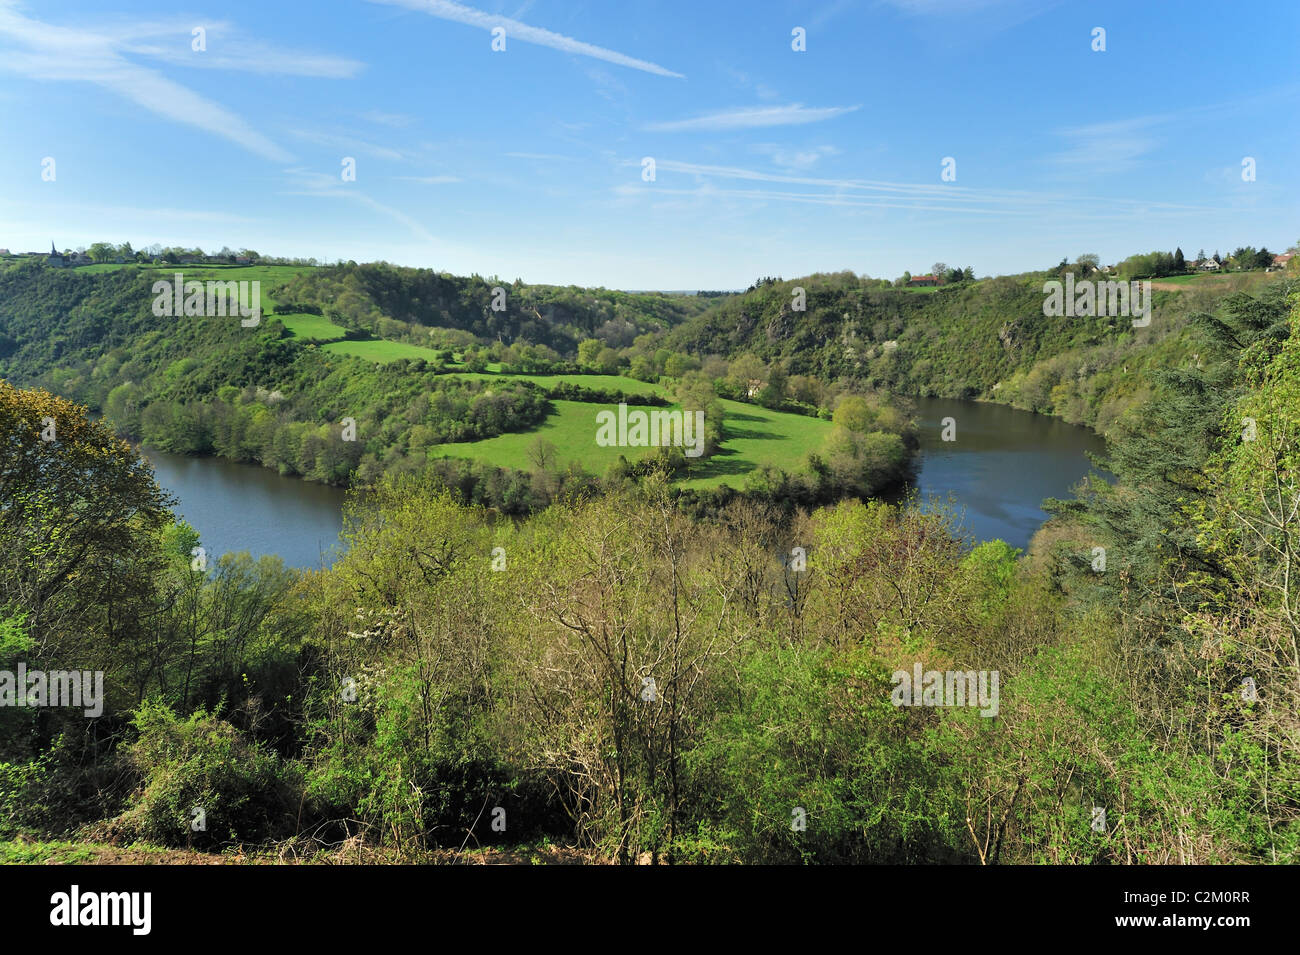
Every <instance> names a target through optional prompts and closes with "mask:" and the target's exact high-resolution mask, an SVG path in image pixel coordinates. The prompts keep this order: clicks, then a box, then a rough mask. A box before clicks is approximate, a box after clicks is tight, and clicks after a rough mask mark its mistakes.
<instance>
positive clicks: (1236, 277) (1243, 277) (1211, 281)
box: [1151, 271, 1295, 291]
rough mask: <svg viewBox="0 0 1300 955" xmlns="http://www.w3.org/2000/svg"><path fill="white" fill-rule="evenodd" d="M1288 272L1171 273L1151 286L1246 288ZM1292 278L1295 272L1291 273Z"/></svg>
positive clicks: (1172, 288) (1173, 289)
mask: <svg viewBox="0 0 1300 955" xmlns="http://www.w3.org/2000/svg"><path fill="white" fill-rule="evenodd" d="M1287 274H1288V273H1286V272H1281V271H1277V272H1259V271H1252V272H1201V273H1198V274H1195V275H1169V276H1166V277H1165V278H1161V279H1151V287H1152V288H1157V289H1168V290H1169V291H1180V290H1182V289H1186V288H1218V289H1223V288H1225V287H1227V288H1234V287H1235V288H1240V289H1245V288H1248V287H1250V286H1253V285H1257V284H1260V283H1262V282H1272V281H1274V280H1276V279H1280V278H1282V277H1283V276H1284V275H1287ZM1289 274H1290V275H1291V277H1292V278H1294V277H1295V273H1289Z"/></svg>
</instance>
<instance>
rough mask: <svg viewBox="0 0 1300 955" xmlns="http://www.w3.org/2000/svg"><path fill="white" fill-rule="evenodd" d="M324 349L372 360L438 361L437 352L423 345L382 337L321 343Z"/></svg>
mask: <svg viewBox="0 0 1300 955" xmlns="http://www.w3.org/2000/svg"><path fill="white" fill-rule="evenodd" d="M321 348H323V349H324V350H325V351H330V352H335V353H337V354H339V355H354V356H356V357H357V358H365V359H368V360H369V361H373V362H380V363H382V362H386V361H396V360H397V359H399V358H423V359H424V360H425V361H432V362H436V361H438V360H439V359H438V352H437V351H436V350H434V349H432V348H425V347H424V346H423V345H408V344H407V343H406V342H390V341H384V340H382V339H373V340H370V341H359V342H329V343H328V344H325V345H322V346H321Z"/></svg>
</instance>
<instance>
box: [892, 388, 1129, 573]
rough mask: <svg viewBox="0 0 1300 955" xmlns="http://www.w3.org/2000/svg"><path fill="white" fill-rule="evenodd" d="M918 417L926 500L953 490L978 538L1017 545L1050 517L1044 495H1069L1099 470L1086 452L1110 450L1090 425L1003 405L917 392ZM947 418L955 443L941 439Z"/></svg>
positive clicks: (921, 492)
mask: <svg viewBox="0 0 1300 955" xmlns="http://www.w3.org/2000/svg"><path fill="white" fill-rule="evenodd" d="M916 418H917V423H918V425H919V426H920V437H921V460H920V473H919V475H918V477H917V482H916V483H917V487H916V491H917V493H918V496H919V497H920V498H921V500H922V503H923V506H934V505H935V504H936V503H937V502H943V501H946V500H947V499H948V498H949V496H951V498H952V499H953V502H954V503H955V504H956V506H957V509H958V511H959V512H961V514H962V519H963V526H964V528H965V530H966V531H968V532H969V533H970V534H971V535H973V536H974V537H975V538H976V539H977V540H992V539H994V538H1000V539H1002V540H1004V541H1006V542H1007V543H1008V544H1011V545H1012V546H1013V547H1021V548H1023V547H1025V546H1027V545H1028V543H1029V539H1030V538H1031V537H1033V536H1034V532H1035V531H1037V530H1038V526H1039V525H1040V524H1042V523H1043V521H1045V520H1047V516H1048V515H1047V514H1046V513H1045V512H1044V511H1043V509H1042V508H1041V507H1039V504H1041V503H1042V501H1043V500H1044V499H1045V498H1049V497H1061V498H1068V497H1071V496H1072V495H1071V493H1070V490H1071V488H1073V487H1074V486H1075V485H1076V484H1078V483H1079V481H1080V480H1081V479H1082V478H1083V477H1085V476H1086V475H1087V474H1088V473H1089V471H1097V469H1096V468H1094V467H1093V466H1092V464H1091V462H1090V461H1089V460H1088V458H1087V456H1086V453H1085V452H1088V451H1092V452H1095V453H1097V454H1102V453H1104V452H1105V450H1106V442H1105V441H1104V440H1102V438H1101V437H1100V436H1099V435H1098V434H1096V432H1094V431H1091V430H1089V429H1088V428H1083V427H1079V426H1078V425H1072V424H1066V423H1065V422H1064V421H1061V420H1060V419H1059V418H1049V417H1047V416H1046V415H1036V414H1032V413H1030V412H1028V411H1018V410H1016V409H1015V408H1008V407H1006V406H1004V405H994V404H986V403H983V402H978V401H959V400H956V399H948V398H918V399H916ZM945 418H952V419H953V425H954V427H955V433H954V434H953V435H952V437H953V438H954V440H952V441H944V440H943V420H944V419H945ZM1098 473H1102V472H1098ZM1102 476H1103V477H1107V478H1110V477H1111V476H1110V475H1107V474H1104V473H1102Z"/></svg>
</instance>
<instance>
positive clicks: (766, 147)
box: [753, 143, 840, 169]
mask: <svg viewBox="0 0 1300 955" xmlns="http://www.w3.org/2000/svg"><path fill="white" fill-rule="evenodd" d="M753 150H754V152H756V153H759V154H760V155H763V156H766V157H767V158H768V159H770V160H771V161H772V164H773V165H774V166H780V167H781V168H783V169H811V168H812V167H813V166H815V165H816V164H817V163H818V162H819V161H820V160H821V158H822V157H823V156H838V155H839V152H840V151H839V150H838V149H836V148H835V147H834V146H830V145H826V146H811V147H808V148H807V149H791V148H789V147H786V146H778V145H775V144H773V143H758V144H757V145H755V146H754V147H753Z"/></svg>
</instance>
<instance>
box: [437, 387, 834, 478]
mask: <svg viewBox="0 0 1300 955" xmlns="http://www.w3.org/2000/svg"><path fill="white" fill-rule="evenodd" d="M560 377H565V378H569V379H571V380H582V379H586V378H599V377H608V376H594V375H593V376H582V375H569V376H560ZM619 380H620V381H627V380H630V379H619ZM642 384H644V382H643V383H642ZM602 387H609V386H607V385H606V386H602ZM552 404H553V405H554V407H555V412H554V413H553V414H551V415H550V416H549V417H548V418H547V419H546V421H545V422H543V424H542V425H541V427H539V428H537V429H535V430H533V431H526V432H521V433H516V434H503V435H499V436H497V437H495V438H486V439H484V440H482V441H469V442H464V443H456V444H443V445H439V446H437V447H436V448H432V449H430V451H429V455H430V456H431V457H460V458H470V459H472V460H477V461H483V462H485V463H487V464H491V465H495V466H497V467H507V468H517V469H519V470H521V471H527V470H531V469H532V467H533V464H532V462H531V461H530V460H529V457H528V450H529V448H531V447H532V446H533V444H534V443H535V442H536V441H537V439H538V438H539V437H541V438H544V439H546V440H547V441H549V442H551V444H553V445H555V447H556V449H557V451H558V464H559V465H560V466H561V467H564V466H567V465H568V464H569V462H571V461H577V462H578V463H579V464H581V465H582V466H583V467H584V468H586V469H587V470H588V471H591V472H594V473H596V474H604V473H605V471H606V470H608V469H609V466H610V465H612V464H614V463H615V462H616V461H617V460H618V459H619V456H620V455H622V456H624V457H626V458H627V459H628V460H629V461H635V460H637V459H638V458H640V457H642V456H643V455H645V454H647V453H649V449H645V448H618V447H601V446H600V445H598V444H596V414H597V412H599V411H602V410H610V411H617V408H618V406H617V405H606V404H594V403H588V402H582V401H553V402H552ZM722 406H723V410H724V412H725V414H726V417H725V419H724V436H723V442H722V448H721V450H720V451H719V452H718V453H717V454H716V455H714V456H712V457H710V458H708V459H707V460H705V461H703V462H702V463H700V464H698V465H696V466H695V468H694V470H693V471H692V476H691V477H690V478H689V479H687V480H684V481H682V482H681V486H682V487H691V488H708V487H718V486H720V485H723V484H726V485H730V486H731V487H735V488H740V487H743V486H744V482H745V477H746V476H747V475H748V474H749V473H750V472H752V471H754V470H756V469H757V468H759V467H761V466H762V465H765V464H770V465H775V466H777V467H780V468H783V469H785V470H787V471H791V470H795V471H802V470H804V468H805V465H806V459H807V456H808V452H810V451H815V450H817V449H819V448H820V447H821V446H822V444H823V443H824V442H825V440H826V437H827V435H828V434H829V433H830V429H831V423H830V422H829V421H823V420H821V419H820V418H809V417H806V416H804V415H792V414H785V413H784V412H780V411H769V410H768V409H766V408H759V407H757V406H754V405H747V404H742V403H741V402H738V401H723V402H722ZM673 407H677V406H673Z"/></svg>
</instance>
